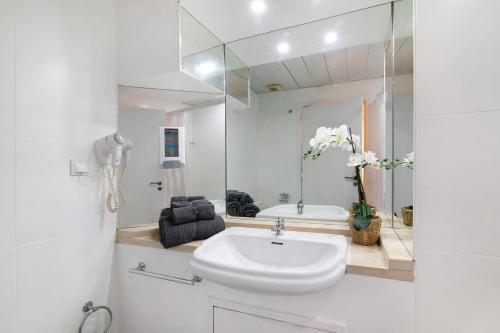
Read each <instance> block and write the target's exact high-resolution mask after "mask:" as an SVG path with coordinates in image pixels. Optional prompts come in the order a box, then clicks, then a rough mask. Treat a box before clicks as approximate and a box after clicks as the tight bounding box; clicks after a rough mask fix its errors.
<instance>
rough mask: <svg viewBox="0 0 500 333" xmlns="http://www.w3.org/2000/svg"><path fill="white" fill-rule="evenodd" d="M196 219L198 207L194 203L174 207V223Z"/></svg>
mask: <svg viewBox="0 0 500 333" xmlns="http://www.w3.org/2000/svg"><path fill="white" fill-rule="evenodd" d="M193 221H196V208H195V207H194V206H193V205H187V206H184V207H179V208H173V209H172V222H173V223H174V224H184V223H188V222H193Z"/></svg>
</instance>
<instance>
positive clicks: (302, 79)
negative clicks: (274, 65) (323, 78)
mask: <svg viewBox="0 0 500 333" xmlns="http://www.w3.org/2000/svg"><path fill="white" fill-rule="evenodd" d="M283 64H284V65H285V67H286V69H287V70H288V72H290V74H291V75H292V77H293V79H294V80H295V82H297V84H298V85H299V87H300V88H308V87H312V86H314V80H313V78H312V76H311V73H309V70H308V69H307V67H306V64H305V63H304V60H303V59H302V57H300V58H294V59H288V60H284V61H283Z"/></svg>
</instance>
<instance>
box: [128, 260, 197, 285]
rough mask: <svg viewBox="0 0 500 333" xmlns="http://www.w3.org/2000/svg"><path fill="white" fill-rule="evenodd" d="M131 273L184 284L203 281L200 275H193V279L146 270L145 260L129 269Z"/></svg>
mask: <svg viewBox="0 0 500 333" xmlns="http://www.w3.org/2000/svg"><path fill="white" fill-rule="evenodd" d="M128 271H129V272H130V273H133V274H139V275H144V276H148V277H152V278H155V279H160V280H166V281H171V282H177V283H182V284H188V285H191V286H192V285H194V284H195V283H196V282H201V278H200V277H199V276H196V275H195V276H193V278H192V279H191V280H188V279H183V278H179V277H175V276H170V275H165V274H160V273H154V272H149V271H147V270H146V264H145V263H143V262H140V263H139V264H138V265H137V267H135V268H130V269H129V270H128Z"/></svg>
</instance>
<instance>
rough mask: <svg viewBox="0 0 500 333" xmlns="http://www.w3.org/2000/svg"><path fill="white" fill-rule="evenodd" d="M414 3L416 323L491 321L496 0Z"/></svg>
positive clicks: (499, 137) (469, 328)
mask: <svg viewBox="0 0 500 333" xmlns="http://www.w3.org/2000/svg"><path fill="white" fill-rule="evenodd" d="M415 3H416V48H415V49H416V66H415V68H416V114H417V139H416V146H417V148H416V151H417V169H416V187H415V191H416V193H415V194H416V207H417V209H416V214H417V216H416V228H417V231H416V241H415V244H416V260H417V273H416V332H417V333H434V332H436V333H437V332H454V333H462V332H464V333H465V332H477V333H482V332H485V333H486V332H496V331H497V330H498V327H499V326H500V319H499V316H498V314H499V313H500V312H499V309H500V301H499V300H500V246H499V244H500V243H499V238H498V233H499V232H500V224H499V219H498V214H497V213H496V211H498V209H499V205H498V188H499V187H500V173H499V172H498V170H499V167H498V165H499V164H500V155H499V154H498V152H499V149H500V148H499V147H500V134H499V133H500V131H499V130H498V124H500V98H499V92H500V62H499V61H498V59H499V58H500V39H499V38H498V32H499V31H500V21H499V20H498V16H497V13H498V12H499V11H500V2H499V1H496V0H480V1H452V0H439V1H415Z"/></svg>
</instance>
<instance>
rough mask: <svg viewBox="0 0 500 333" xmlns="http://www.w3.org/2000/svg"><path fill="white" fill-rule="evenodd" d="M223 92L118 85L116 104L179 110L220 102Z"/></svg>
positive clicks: (138, 107)
mask: <svg viewBox="0 0 500 333" xmlns="http://www.w3.org/2000/svg"><path fill="white" fill-rule="evenodd" d="M223 96H224V95H223V94H217V93H205V92H195V91H181V90H164V89H152V88H136V87H126V86H119V87H118V105H119V106H120V107H124V108H136V109H145V110H147V109H151V110H164V111H165V112H172V111H179V110H183V109H188V108H191V107H194V106H200V105H208V104H211V103H215V102H222V100H221V99H222V98H223Z"/></svg>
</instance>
